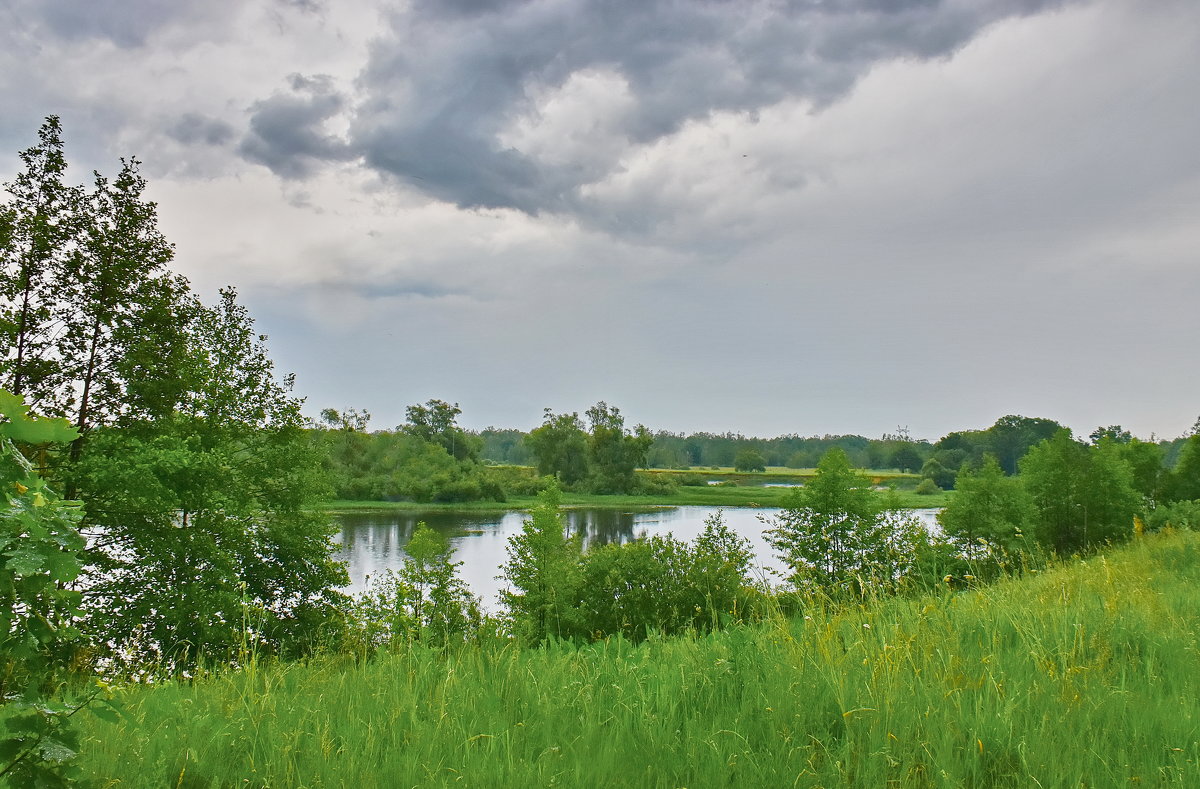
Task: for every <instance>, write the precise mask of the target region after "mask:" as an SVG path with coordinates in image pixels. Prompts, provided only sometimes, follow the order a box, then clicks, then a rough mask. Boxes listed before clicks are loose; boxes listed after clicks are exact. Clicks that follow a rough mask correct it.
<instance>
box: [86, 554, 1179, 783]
mask: <svg viewBox="0 0 1200 789" xmlns="http://www.w3.org/2000/svg"><path fill="white" fill-rule="evenodd" d="M1197 580H1200V542H1198V538H1197V536H1196V535H1194V534H1191V533H1178V534H1175V535H1171V536H1158V535H1151V536H1150V537H1148V538H1147V539H1146V540H1143V541H1139V542H1137V543H1135V544H1133V545H1130V546H1127V547H1125V548H1122V549H1120V550H1116V551H1113V552H1111V553H1109V554H1106V555H1105V556H1103V557H1096V558H1094V559H1091V560H1089V561H1088V562H1087V563H1086V564H1084V563H1073V564H1069V565H1066V566H1061V567H1052V568H1050V569H1049V570H1047V571H1045V572H1039V573H1036V574H1032V575H1027V576H1025V577H1023V578H1021V579H1019V580H1006V581H1002V582H1000V583H998V584H995V585H993V586H989V587H985V588H981V589H977V590H970V591H966V592H960V593H948V592H947V591H946V587H945V584H942V589H941V590H940V591H937V592H935V593H932V594H929V595H927V596H921V597H918V598H915V599H904V598H901V599H888V600H886V601H882V602H879V603H867V604H865V605H861V606H859V605H855V606H852V607H849V608H845V609H829V608H825V607H822V606H821V605H819V604H818V603H819V601H813V604H811V605H808V606H806V608H805V611H804V616H797V617H796V618H795V619H794V620H790V621H788V620H782V619H778V618H776V619H771V620H769V621H767V622H763V623H761V624H755V625H750V626H741V627H731V628H728V629H726V630H723V631H720V632H715V633H711V634H706V635H702V636H694V637H680V638H669V639H663V638H652V639H648V640H646V641H645V642H643V643H641V644H638V645H633V644H630V643H629V642H628V641H627V640H625V639H622V638H615V637H614V638H610V639H606V640H604V641H600V642H597V643H594V644H589V645H585V646H579V645H575V644H566V643H551V644H547V645H545V646H543V647H540V648H538V649H526V648H522V647H520V646H518V645H516V644H513V643H511V642H509V643H501V642H488V643H486V644H484V645H482V646H481V647H480V648H478V649H467V650H459V651H455V652H452V653H444V652H441V651H436V650H430V649H424V648H415V649H413V650H410V651H407V652H406V653H405V654H403V655H395V656H390V655H381V656H380V657H379V659H377V660H373V661H366V662H363V663H360V664H353V663H351V662H350V661H345V660H338V659H332V660H314V661H308V662H305V663H293V664H283V665H279V666H277V667H273V668H270V669H269V670H265V671H263V672H260V673H258V674H255V675H251V674H250V673H248V672H246V673H239V674H232V673H231V674H225V675H221V676H218V677H215V678H213V679H208V680H203V681H197V682H167V683H161V684H158V685H155V686H153V687H144V688H133V689H130V690H129V691H128V693H127V695H126V704H127V707H128V708H129V710H130V712H129V715H128V716H127V719H126V720H125V721H124V722H122V723H120V724H115V725H114V724H106V723H102V722H99V721H92V722H89V730H88V732H87V735H88V736H87V737H86V743H87V746H86V751H85V754H84V764H85V766H86V768H87V771H88V773H89V774H91V775H94V776H98V777H100V776H102V777H104V778H106V779H108V781H109V782H110V783H112V784H113V785H120V786H125V785H128V786H177V785H180V784H182V785H184V786H186V785H188V783H189V782H190V783H191V784H192V785H195V786H238V785H243V784H247V783H248V784H250V785H254V784H257V785H261V786H311V787H318V786H355V787H360V789H375V788H376V787H391V786H397V785H399V786H442V785H449V784H461V785H466V786H488V787H499V788H502V787H532V786H554V785H558V786H605V787H648V786H664V787H680V786H689V787H703V786H717V785H721V786H754V787H758V786H763V787H768V786H771V787H774V786H793V785H798V786H826V787H834V786H862V787H887V786H897V787H908V786H912V787H976V788H977V789H981V788H982V787H1024V786H1039V785H1040V786H1043V787H1068V786H1071V787H1079V786H1089V787H1107V786H1114V787H1115V786H1160V787H1180V788H1181V789H1182V787H1190V786H1195V785H1197V784H1198V783H1200V744H1198V743H1197V734H1196V712H1195V709H1194V708H1195V699H1196V697H1197V696H1198V695H1200V672H1197V671H1196V670H1195V660H1196V658H1195V656H1196V650H1197V647H1198V643H1197V633H1200V616H1198V612H1200V584H1198V583H1197ZM1176 749H1178V750H1176ZM181 775H182V776H184V778H183V780H182V781H181V779H180V776H181Z"/></svg>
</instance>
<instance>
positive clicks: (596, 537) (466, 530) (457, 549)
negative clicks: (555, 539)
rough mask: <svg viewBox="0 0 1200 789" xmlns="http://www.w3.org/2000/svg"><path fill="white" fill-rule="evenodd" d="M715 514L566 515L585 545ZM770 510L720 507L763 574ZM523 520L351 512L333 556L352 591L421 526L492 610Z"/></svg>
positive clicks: (681, 526) (498, 515) (683, 528)
mask: <svg viewBox="0 0 1200 789" xmlns="http://www.w3.org/2000/svg"><path fill="white" fill-rule="evenodd" d="M716 512H717V508H715V507H697V506H690V507H661V508H648V509H640V510H611V509H572V510H567V511H566V512H565V516H566V521H567V525H568V527H569V528H570V529H571V532H572V533H573V534H582V535H583V539H584V545H585V547H586V546H589V545H596V544H599V545H604V544H607V543H612V542H618V543H623V542H628V541H629V540H632V539H636V538H639V537H646V536H650V535H654V534H659V535H666V534H671V535H673V536H674V537H675V538H676V539H680V540H692V539H694V538H695V537H696V536H697V535H699V534H700V532H701V531H702V530H703V528H704V522H705V520H706V519H707V518H709V517H711V516H712V515H714V514H715V513H716ZM778 512H779V510H778V509H776V508H749V507H745V508H734V509H726V510H724V518H725V523H726V524H727V525H728V526H729V527H730V528H731V529H733V530H734V531H735V532H737V533H738V534H740V535H741V536H743V537H745V538H746V539H748V540H750V544H751V547H752V549H753V550H754V554H755V557H756V561H757V563H758V564H757V566H756V569H755V573H756V575H759V576H761V577H770V572H771V571H773V570H782V569H783V568H782V566H781V565H780V564H779V562H778V561H777V560H776V559H775V557H774V556H773V555H772V552H771V548H770V546H768V545H767V542H766V540H765V539H764V538H763V534H762V532H763V529H764V528H767V527H766V526H764V524H763V519H764V518H768V519H769V518H772V517H774V516H775V515H776V514H777V513H778ZM915 512H916V514H917V515H918V517H920V518H921V520H922V521H923V522H924V523H925V524H926V526H927V527H930V526H933V525H934V521H933V518H934V515H935V511H933V510H916V511H915ZM527 517H528V514H527V513H524V512H495V513H480V512H447V511H446V510H433V511H428V512H418V511H405V512H388V513H353V514H345V515H338V516H336V519H337V521H338V523H339V524H340V526H341V531H340V533H339V534H338V536H337V538H336V541H337V542H338V543H339V544H340V550H339V556H338V558H340V559H342V560H343V561H345V562H346V563H347V567H348V569H349V572H350V586H349V587H348V588H347V591H349V592H351V593H354V592H359V591H362V590H363V589H365V588H366V587H367V579H368V577H370V576H375V575H379V574H381V573H383V572H384V571H385V570H387V569H394V568H396V567H399V566H400V565H401V564H403V562H404V559H405V553H404V546H405V545H407V544H408V541H409V539H410V538H411V537H412V533H413V530H414V529H415V528H416V525H417V523H418V522H420V521H424V522H425V523H427V524H429V526H430V527H431V528H433V529H436V530H437V531H438V532H440V533H442V534H444V535H446V537H448V538H449V540H450V545H451V546H452V547H453V548H454V561H456V562H462V566H461V567H459V570H458V572H459V576H460V577H461V578H462V579H463V580H464V581H466V583H467V585H468V586H469V587H470V588H471V591H472V592H474V593H475V594H476V595H478V596H479V597H480V598H481V599H482V600H483V603H484V606H485V607H486V608H488V609H490V610H496V608H497V607H498V605H497V595H498V593H499V592H500V589H501V583H500V581H499V580H497V578H496V576H497V575H499V574H500V568H501V565H502V564H503V563H504V561H505V559H506V558H507V556H506V553H505V548H506V546H507V544H508V538H509V537H510V536H512V535H514V534H517V533H518V532H520V530H521V524H522V523H523V522H524V520H525V519H526V518H527Z"/></svg>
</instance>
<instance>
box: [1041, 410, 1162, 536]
mask: <svg viewBox="0 0 1200 789" xmlns="http://www.w3.org/2000/svg"><path fill="white" fill-rule="evenodd" d="M1021 479H1022V482H1023V483H1024V485H1025V489H1026V490H1027V491H1028V492H1029V494H1030V496H1031V497H1032V499H1033V504H1034V520H1033V523H1034V532H1033V533H1034V536H1035V538H1036V539H1037V541H1038V542H1039V543H1040V544H1041V545H1043V546H1045V547H1047V548H1049V549H1052V550H1054V551H1056V552H1057V553H1058V554H1060V555H1069V554H1071V553H1075V552H1078V551H1086V550H1088V549H1090V548H1092V547H1094V546H1096V545H1100V544H1103V543H1106V542H1115V541H1120V540H1124V539H1128V538H1129V537H1130V536H1131V535H1132V534H1133V516H1134V514H1135V513H1136V512H1137V511H1138V508H1139V505H1140V501H1139V496H1138V495H1137V492H1136V491H1135V490H1134V489H1133V475H1132V472H1131V471H1130V469H1129V465H1128V464H1127V463H1126V462H1125V461H1124V460H1123V459H1122V458H1121V454H1120V449H1119V446H1118V445H1117V444H1114V443H1113V442H1112V441H1111V440H1110V439H1106V438H1105V439H1101V441H1100V443H1099V444H1098V445H1096V446H1093V447H1090V448H1089V447H1087V446H1085V445H1084V444H1081V443H1079V442H1078V441H1076V440H1075V439H1073V438H1072V437H1071V431H1070V430H1067V429H1066V428H1064V429H1062V430H1060V431H1058V432H1057V433H1055V434H1054V437H1053V438H1050V439H1048V440H1046V441H1043V442H1042V443H1040V444H1038V445H1037V446H1035V447H1034V448H1033V449H1031V450H1030V451H1029V454H1027V455H1026V456H1025V458H1024V459H1023V460H1022V461H1021Z"/></svg>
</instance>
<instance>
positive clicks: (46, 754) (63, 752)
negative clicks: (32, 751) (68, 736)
mask: <svg viewBox="0 0 1200 789" xmlns="http://www.w3.org/2000/svg"><path fill="white" fill-rule="evenodd" d="M38 750H39V751H40V752H41V754H42V758H43V759H45V760H46V761H48V762H54V763H55V764H62V763H63V762H65V761H67V760H68V759H74V758H75V757H76V756H78V755H79V754H78V753H76V752H75V751H73V750H71V749H70V748H68V747H67V746H66V745H64V744H63V743H61V742H59V741H58V740H42V741H41V743H40V744H39V745H38Z"/></svg>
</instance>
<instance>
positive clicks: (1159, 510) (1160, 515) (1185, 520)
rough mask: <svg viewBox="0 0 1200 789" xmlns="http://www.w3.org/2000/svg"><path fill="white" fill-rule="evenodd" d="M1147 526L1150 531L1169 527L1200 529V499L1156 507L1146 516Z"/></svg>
mask: <svg viewBox="0 0 1200 789" xmlns="http://www.w3.org/2000/svg"><path fill="white" fill-rule="evenodd" d="M1146 527H1147V528H1148V529H1149V530H1150V531H1158V530H1160V529H1168V528H1170V529H1191V530H1192V531H1200V499H1197V500H1194V501H1176V502H1172V503H1171V504H1162V505H1159V506H1158V507H1155V508H1154V509H1153V510H1152V511H1151V512H1150V514H1149V515H1148V516H1147V518H1146Z"/></svg>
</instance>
